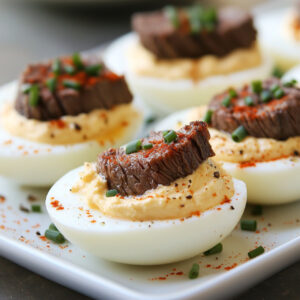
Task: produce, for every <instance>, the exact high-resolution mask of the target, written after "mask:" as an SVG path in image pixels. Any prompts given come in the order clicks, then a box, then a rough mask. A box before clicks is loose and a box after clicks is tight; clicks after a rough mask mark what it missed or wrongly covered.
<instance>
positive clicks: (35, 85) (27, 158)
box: [0, 54, 141, 186]
mask: <svg viewBox="0 0 300 300" xmlns="http://www.w3.org/2000/svg"><path fill="white" fill-rule="evenodd" d="M140 122H141V114H140V113H139V111H137V110H136V108H135V107H134V106H133V104H132V95H131V93H130V91H129V89H128V87H127V84H126V82H125V79H124V77H123V76H118V75H116V74H115V73H113V72H111V71H110V70H108V69H107V68H106V67H105V66H104V65H103V63H102V62H101V61H99V59H95V58H91V57H86V58H82V57H81V56H80V55H79V54H74V55H73V56H70V57H62V58H59V59H55V60H53V61H50V62H46V63H40V64H34V65H29V66H28V67H27V68H26V70H25V71H24V73H23V75H22V77H21V79H20V82H19V85H18V86H17V84H15V83H13V84H11V85H8V86H4V87H2V88H1V90H0V174H1V175H3V176H7V177H10V178H12V179H14V180H16V181H17V182H19V183H21V184H25V185H34V186H48V185H51V184H53V183H54V182H55V181H56V180H57V179H58V178H59V177H61V176H62V175H63V174H65V173H66V172H68V171H69V170H71V169H73V168H75V167H78V166H80V165H81V164H82V163H83V162H85V161H92V160H94V159H95V157H96V155H97V153H99V151H104V150H105V149H107V148H109V147H111V146H116V145H118V146H119V145H122V144H124V143H125V142H126V141H128V140H130V139H132V138H133V137H134V135H135V134H136V132H137V129H138V127H139V124H140Z"/></svg>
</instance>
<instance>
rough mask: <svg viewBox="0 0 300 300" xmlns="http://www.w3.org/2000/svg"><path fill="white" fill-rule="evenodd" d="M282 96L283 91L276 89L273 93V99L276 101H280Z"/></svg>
mask: <svg viewBox="0 0 300 300" xmlns="http://www.w3.org/2000/svg"><path fill="white" fill-rule="evenodd" d="M283 96H284V91H283V90H282V89H280V88H279V89H277V90H276V91H275V92H274V97H275V98H276V99H280V98H282V97H283Z"/></svg>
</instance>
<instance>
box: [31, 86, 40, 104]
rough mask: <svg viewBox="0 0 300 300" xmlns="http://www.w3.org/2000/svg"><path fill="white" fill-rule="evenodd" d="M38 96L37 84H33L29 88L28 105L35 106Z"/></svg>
mask: <svg viewBox="0 0 300 300" xmlns="http://www.w3.org/2000/svg"><path fill="white" fill-rule="evenodd" d="M39 98H40V88H39V86H38V85H37V84H33V85H32V86H31V87H30V90H29V104H30V106H33V107H35V106H37V105H38V103H39Z"/></svg>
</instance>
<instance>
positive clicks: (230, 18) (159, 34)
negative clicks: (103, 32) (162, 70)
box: [132, 7, 256, 59]
mask: <svg viewBox="0 0 300 300" xmlns="http://www.w3.org/2000/svg"><path fill="white" fill-rule="evenodd" d="M195 9H197V7H196V8H195ZM175 14H177V18H178V26H176V24H173V23H174V22H172V20H170V17H168V16H167V13H166V11H154V12H150V13H149V12H147V13H137V14H135V15H134V16H133V18H132V27H133V29H134V31H136V32H137V34H138V35H139V38H140V41H141V43H142V45H143V46H144V47H145V48H147V49H148V50H150V51H151V52H152V53H154V54H155V55H156V56H157V57H158V58H165V59H167V58H199V57H201V56H204V55H208V54H211V55H216V56H219V57H222V56H224V55H227V54H229V53H230V52H232V51H233V50H235V49H239V48H249V47H250V46H252V45H253V43H254V42H255V39H256V30H255V28H254V26H253V19H252V16H251V15H250V14H249V13H247V12H245V11H243V10H241V9H237V8H231V7H230V8H224V9H221V10H220V11H219V12H217V15H216V19H214V18H213V16H211V17H210V19H209V17H206V16H205V15H204V16H203V17H202V19H203V20H201V16H200V17H199V18H197V14H195V13H194V12H193V11H191V10H189V11H188V10H185V9H175ZM204 14H205V13H204ZM173 17H174V16H173ZM175 18H176V16H175ZM207 20H208V21H207ZM173 21H174V20H173ZM201 22H202V23H201ZM205 22H206V23H205ZM197 24H198V26H197Z"/></svg>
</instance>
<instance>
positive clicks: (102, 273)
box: [0, 84, 300, 300]
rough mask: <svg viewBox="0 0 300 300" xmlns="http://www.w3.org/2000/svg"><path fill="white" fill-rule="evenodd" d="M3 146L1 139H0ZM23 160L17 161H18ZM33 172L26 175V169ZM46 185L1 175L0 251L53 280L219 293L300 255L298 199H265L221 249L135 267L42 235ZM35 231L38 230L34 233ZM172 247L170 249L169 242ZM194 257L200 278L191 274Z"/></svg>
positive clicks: (93, 292) (182, 295)
mask: <svg viewBox="0 0 300 300" xmlns="http://www.w3.org/2000/svg"><path fill="white" fill-rule="evenodd" d="M14 92H15V85H14V84H9V85H6V86H4V87H2V88H1V89H0V104H1V102H3V101H5V100H8V99H7V97H13V95H14ZM0 147H5V141H4V140H1V139H0ZM20 167H22V166H20ZM29 176H30V175H29ZM46 193H47V190H43V189H32V188H25V187H20V186H19V185H17V184H15V183H13V182H11V181H9V180H7V179H4V178H1V177H0V195H2V196H4V198H5V199H4V198H1V197H0V254H1V255H3V256H4V257H6V258H8V259H10V260H12V261H15V262H16V263H18V264H20V265H23V266H24V267H26V268H28V269H30V270H32V271H34V272H37V273H39V274H41V275H43V276H45V277H47V278H49V279H51V280H53V281H56V282H58V283H60V284H63V285H65V286H68V287H69V288H72V289H75V290H77V291H79V292H81V293H83V294H86V295H89V296H91V297H94V298H102V299H110V298H111V299H116V298H117V299H152V300H155V299H161V300H164V299H194V298H195V299H196V298H199V297H203V298H205V299H209V298H217V297H218V298H223V297H225V296H226V295H232V294H234V293H237V292H238V291H240V290H242V289H245V288H246V287H249V286H250V285H253V284H254V283H256V282H258V281H260V280H262V279H264V278H266V277H267V276H269V275H271V274H272V273H274V272H275V271H278V270H279V269H280V268H282V267H284V266H286V265H288V264H290V263H292V262H294V261H296V260H297V259H299V257H300V202H299V201H298V202H296V203H293V204H289V205H285V206H277V207H265V208H264V213H263V215H262V216H259V217H253V216H251V214H250V212H249V209H248V210H246V212H245V214H244V217H245V218H255V219H257V221H258V231H257V232H256V233H253V232H245V231H241V230H240V229H239V228H236V229H235V230H234V232H233V233H232V234H231V235H230V236H229V237H228V238H226V240H224V241H223V246H224V250H223V252H222V253H221V254H219V255H213V256H210V257H204V256H203V255H199V256H197V257H195V258H192V259H190V260H187V261H184V262H181V263H176V264H169V265H164V266H155V267H137V266H129V265H121V264H116V263H111V262H107V261H104V260H101V259H99V258H96V257H93V256H91V255H89V254H87V253H85V252H83V251H82V250H80V249H78V248H76V247H74V246H73V245H71V244H69V243H66V244H64V245H63V246H59V245H56V244H53V243H52V242H49V241H47V240H46V239H45V238H43V234H44V231H45V229H47V228H48V226H49V224H50V219H49V217H48V215H47V213H46V210H45V207H44V204H43V201H44V199H45V195H46ZM29 195H33V196H35V197H36V198H37V199H38V200H37V203H41V205H42V208H43V212H42V213H26V212H23V211H21V210H20V209H19V206H20V204H22V205H24V206H26V207H30V205H31V203H30V201H29V200H28V196H29ZM37 231H38V232H39V233H41V236H39V235H37ZM259 245H262V246H264V247H265V249H266V253H265V254H263V255H261V256H259V257H257V258H255V259H253V260H251V261H249V260H248V258H247V253H248V252H249V251H250V250H252V249H254V248H256V247H257V246H259ZM170 251H172V249H170ZM194 262H198V263H199V264H200V274H199V278H197V279H194V280H190V279H188V272H189V269H190V268H191V266H192V264H193V263H194Z"/></svg>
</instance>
